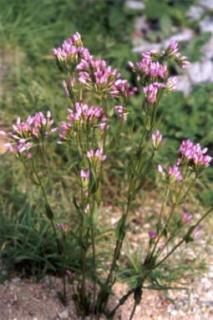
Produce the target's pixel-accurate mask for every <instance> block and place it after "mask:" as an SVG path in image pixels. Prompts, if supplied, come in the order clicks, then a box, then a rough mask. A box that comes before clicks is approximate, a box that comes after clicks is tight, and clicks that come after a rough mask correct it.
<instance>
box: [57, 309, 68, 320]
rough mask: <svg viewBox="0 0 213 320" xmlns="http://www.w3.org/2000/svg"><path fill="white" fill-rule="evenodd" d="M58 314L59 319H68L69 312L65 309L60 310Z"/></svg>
mask: <svg viewBox="0 0 213 320" xmlns="http://www.w3.org/2000/svg"><path fill="white" fill-rule="evenodd" d="M58 316H59V319H69V312H68V310H67V309H65V310H64V311H62V312H60V313H59V314H58Z"/></svg>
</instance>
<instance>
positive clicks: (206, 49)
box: [202, 35, 213, 60]
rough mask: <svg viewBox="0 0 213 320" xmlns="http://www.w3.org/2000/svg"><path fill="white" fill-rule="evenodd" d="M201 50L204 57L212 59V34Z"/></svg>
mask: <svg viewBox="0 0 213 320" xmlns="http://www.w3.org/2000/svg"><path fill="white" fill-rule="evenodd" d="M202 52H203V55H204V57H205V58H207V59H209V60H213V35H212V36H211V37H210V39H209V41H208V42H207V43H206V44H205V45H204V46H203V48H202Z"/></svg>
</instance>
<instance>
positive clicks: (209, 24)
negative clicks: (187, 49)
mask: <svg viewBox="0 0 213 320" xmlns="http://www.w3.org/2000/svg"><path fill="white" fill-rule="evenodd" d="M199 26H200V30H201V32H210V33H213V18H212V17H206V18H205V19H203V20H202V21H201V22H200V23H199Z"/></svg>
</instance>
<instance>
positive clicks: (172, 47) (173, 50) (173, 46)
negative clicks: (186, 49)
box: [166, 41, 179, 57]
mask: <svg viewBox="0 0 213 320" xmlns="http://www.w3.org/2000/svg"><path fill="white" fill-rule="evenodd" d="M166 52H167V54H168V55H170V56H172V57H176V56H177V54H179V47H178V43H177V42H176V41H171V42H170V43H169V45H168V47H167V50H166Z"/></svg>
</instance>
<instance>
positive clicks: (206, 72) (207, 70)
mask: <svg viewBox="0 0 213 320" xmlns="http://www.w3.org/2000/svg"><path fill="white" fill-rule="evenodd" d="M188 74H189V78H190V79H191V81H192V83H193V84H198V83H202V82H213V63H212V62H211V61H210V60H205V61H202V62H195V63H192V64H191V65H190V68H189V69H188Z"/></svg>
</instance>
